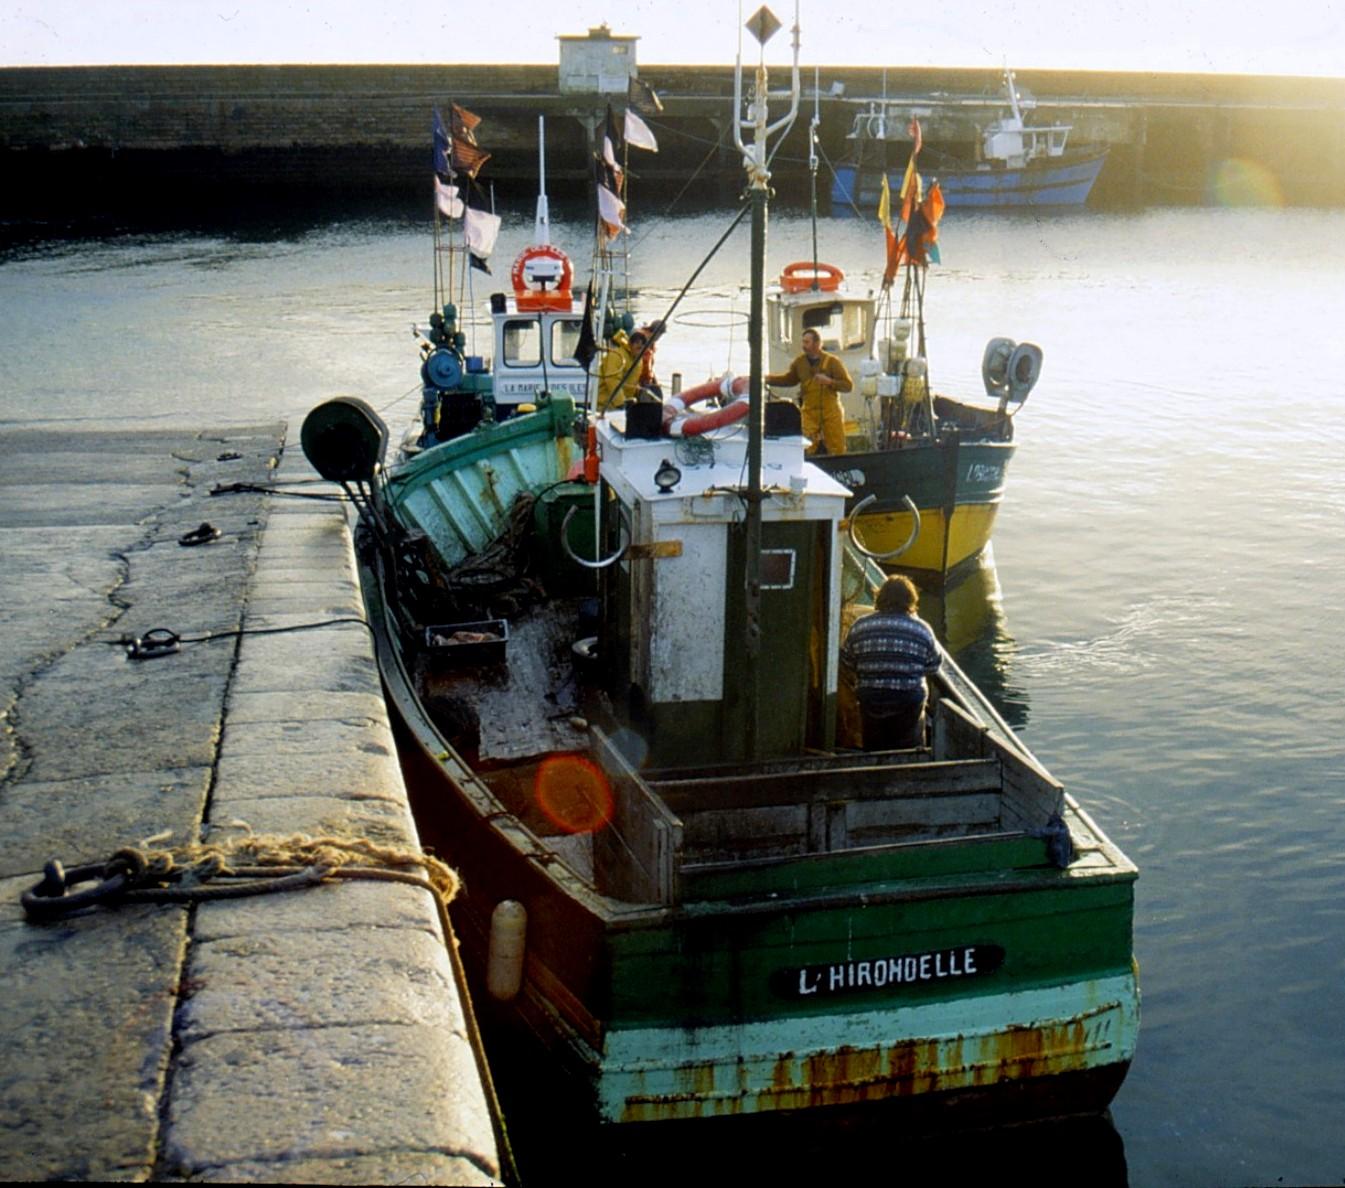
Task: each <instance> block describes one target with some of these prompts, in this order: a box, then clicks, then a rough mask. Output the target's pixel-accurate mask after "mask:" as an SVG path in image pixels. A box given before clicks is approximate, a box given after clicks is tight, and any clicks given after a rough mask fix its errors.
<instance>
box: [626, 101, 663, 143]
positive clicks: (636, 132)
mask: <svg viewBox="0 0 1345 1188" xmlns="http://www.w3.org/2000/svg"><path fill="white" fill-rule="evenodd" d="M626 143H627V144H629V145H633V146H634V147H635V148H642V149H647V150H648V151H649V152H651V153H656V152H658V141H657V140H655V139H654V134H653V133H652V132H651V131H650V130H649V125H648V124H646V123H645V122H644V120H642V119H641V118H640V117H639V116H638V115H636V114H635V109H634V108H633V107H628V108H626Z"/></svg>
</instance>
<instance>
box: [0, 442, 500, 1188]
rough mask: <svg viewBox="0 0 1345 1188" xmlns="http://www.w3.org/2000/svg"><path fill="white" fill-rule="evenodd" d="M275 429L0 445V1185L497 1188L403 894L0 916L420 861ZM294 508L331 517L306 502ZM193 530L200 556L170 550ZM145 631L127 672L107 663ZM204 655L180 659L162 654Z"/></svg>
mask: <svg viewBox="0 0 1345 1188" xmlns="http://www.w3.org/2000/svg"><path fill="white" fill-rule="evenodd" d="M284 433H285V427H284V426H283V425H279V424H275V425H259V426H252V427H237V426H235V427H230V428H227V429H222V430H219V431H205V432H199V431H190V430H183V431H180V432H175V431H155V432H151V433H127V432H122V431H112V430H98V429H93V430H89V431H79V432H69V431H65V430H62V431H48V430H44V429H10V430H6V431H3V432H0V547H2V548H3V550H4V554H5V557H6V561H7V564H6V567H5V578H4V599H3V609H0V619H2V621H3V625H4V630H3V631H0V714H2V715H3V725H4V732H3V734H0V825H3V828H0V1005H2V1006H3V1018H0V1053H2V1054H3V1055H2V1056H0V1176H3V1177H4V1178H5V1179H10V1180H48V1179H80V1180H156V1181H181V1180H188V1179H190V1180H211V1181H226V1182H308V1183H317V1182H320V1183H441V1184H442V1183H447V1184H479V1183H493V1182H499V1180H500V1179H501V1177H502V1169H501V1160H500V1155H499V1151H498V1149H497V1144H496V1138H495V1131H494V1126H493V1119H492V1113H491V1110H490V1108H489V1106H488V1100H489V1095H488V1093H487V1092H486V1091H485V1090H484V1089H483V1082H482V1078H481V1074H480V1071H479V1068H478V1063H477V1059H476V1056H475V1051H474V1048H473V1045H472V1043H471V1039H470V1036H471V1031H470V1027H469V1022H468V1017H467V1015H466V1014H465V1011H464V1000H463V999H462V998H461V997H460V991H459V985H458V983H457V980H456V979H455V975H454V970H453V964H452V962H451V960H450V957H449V952H448V950H447V948H446V946H445V938H444V936H443V934H442V931H441V927H440V922H439V915H438V913H437V911H436V908H435V905H434V902H433V897H432V896H431V895H430V894H429V892H427V891H425V890H422V889H420V888H417V887H413V886H408V885H406V884H402V883H384V882H353V881H338V882H333V883H329V884H323V885H320V886H316V887H312V888H309V889H306V890H301V891H293V892H288V893H281V894H269V895H262V896H257V897H253V898H247V899H241V900H234V901H225V902H209V903H201V904H197V905H192V906H187V905H179V904H143V905H135V906H123V907H120V908H105V907H92V908H89V909H86V910H84V911H83V912H81V913H79V914H77V915H74V916H70V917H67V918H64V919H61V920H59V921H56V922H51V923H39V924H34V923H30V922H29V921H28V920H27V919H26V918H25V915H24V913H23V911H22V908H21V906H20V895H21V893H22V892H24V891H27V890H29V889H30V888H32V887H33V886H34V885H35V884H36V883H37V882H38V881H39V880H40V879H41V877H42V869H43V866H44V864H45V863H46V862H47V861H48V859H50V858H52V857H56V858H59V859H60V860H61V861H62V862H63V863H64V864H65V866H66V867H67V868H69V867H72V866H76V865H80V864H83V863H90V862H100V861H103V860H106V859H107V858H109V857H110V856H111V855H112V854H113V853H114V852H115V851H116V850H117V849H119V848H120V847H123V846H128V845H131V846H134V845H138V844H140V843H141V842H142V841H143V840H144V839H148V838H151V837H153V836H155V835H160V834H162V833H163V832H164V831H166V830H171V831H172V837H171V839H169V840H168V841H166V842H157V843H156V844H158V845H165V846H174V845H180V844H186V843H191V842H195V841H198V840H203V839H204V840H218V839H220V838H222V837H228V836H232V835H234V834H236V833H237V832H238V830H239V829H240V826H239V825H238V824H237V823H238V822H246V823H247V825H248V826H250V827H251V828H252V829H253V830H254V831H255V832H257V833H259V834H282V835H287V834H291V833H295V832H303V833H307V834H311V835H320V834H336V835H344V836H347V837H354V838H360V837H362V838H367V839H370V840H372V841H375V842H378V843H380V844H386V845H391V846H397V847H410V848H416V849H418V847H419V843H418V840H417V835H416V829H415V825H414V823H413V821H412V819H411V816H410V811H409V809H408V807H407V799H406V791H405V788H404V786H403V783H402V778H401V773H400V770H399V768H398V764H397V758H396V752H395V749H394V745H393V740H392V736H391V733H390V730H389V726H388V721H387V717H386V712H385V709H384V705H383V699H382V695H381V691H380V687H379V680H378V673H377V669H376V666H375V664H374V660H373V656H372V651H371V641H370V636H369V633H368V631H367V630H366V629H365V628H364V627H363V626H361V625H359V624H358V623H344V624H339V625H331V626H326V627H322V628H318V629H314V630H304V631H298V632H292V633H275V634H241V635H238V634H222V633H236V632H240V631H242V632H248V631H253V630H256V629H274V628H286V627H296V626H299V625H301V624H309V623H315V622H320V621H327V620H333V619H341V618H354V617H357V616H360V615H361V614H362V608H361V605H360V600H359V595H358V590H357V588H356V584H355V571H354V559H353V554H352V550H351V539H350V533H349V529H348V526H347V522H346V518H345V508H344V505H342V504H340V503H334V502H319V501H314V500H308V499H296V498H283V497H280V496H276V495H267V494H261V493H257V492H253V491H240V492H237V493H231V494H222V495H218V496H214V497H212V496H211V494H210V492H211V490H212V488H214V487H215V486H216V485H219V484H233V483H243V484H265V483H268V482H271V481H272V480H273V479H274V478H276V476H277V473H278V472H277V470H276V466H277V463H278V462H279V463H281V467H280V472H279V476H280V477H281V478H282V479H283V480H287V481H289V482H291V483H292V482H294V481H295V480H297V479H302V478H305V477H308V475H309V472H308V471H307V469H306V467H305V465H304V463H303V460H302V458H301V457H299V456H298V451H297V449H295V450H292V451H291V452H290V453H288V454H285V453H284ZM312 489H313V490H330V488H326V487H314V488H312ZM203 522H209V523H210V524H212V525H214V526H215V527H217V528H219V529H220V531H221V535H220V537H219V538H218V539H216V540H213V541H211V542H209V543H206V544H202V545H198V546H197V547H193V548H188V547H183V546H182V545H181V544H180V543H179V541H180V538H181V537H182V536H183V535H184V534H186V533H189V532H191V531H192V530H194V529H197V528H198V527H199V526H200V525H201V524H202V523H203ZM152 628H168V629H171V630H172V631H174V632H177V633H179V634H180V635H181V636H182V637H183V638H184V643H183V646H182V648H181V650H180V652H178V653H177V654H172V655H167V656H163V657H159V658H155V659H148V660H143V661H140V662H135V661H132V660H130V659H128V658H127V655H126V651H125V649H124V647H122V646H115V645H116V644H117V641H118V640H120V639H121V638H122V637H123V636H143V635H144V633H145V632H147V631H149V630H150V629H152ZM206 633H216V634H217V635H221V634H222V637H220V638H215V639H213V640H211V641H208V642H197V643H188V642H185V641H186V640H188V639H190V638H191V637H194V636H201V635H204V634H206Z"/></svg>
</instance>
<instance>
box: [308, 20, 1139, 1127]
mask: <svg viewBox="0 0 1345 1188" xmlns="http://www.w3.org/2000/svg"><path fill="white" fill-rule="evenodd" d="M755 19H757V18H754V20H755ZM795 63H796V64H795V67H794V85H795V91H794V99H793V105H794V107H797V43H796V46H795ZM754 91H755V94H756V95H757V96H759V97H760V101H759V102H757V103H756V104H755V105H754V107H753V109H752V117H751V120H750V126H752V127H753V129H754V131H755V136H754V139H753V142H752V143H751V144H748V145H744V146H743V152H744V156H745V158H746V159H747V161H748V165H749V179H750V182H751V186H752V198H751V203H752V210H751V213H752V218H753V223H754V232H755V233H754V236H753V239H754V254H753V258H752V263H751V268H752V272H753V279H754V282H755V283H754V315H755V316H754V322H755V327H756V331H755V333H756V337H755V342H756V344H757V348H758V349H757V351H756V354H757V356H758V357H757V358H756V359H755V360H754V363H753V373H752V376H751V392H750V399H749V402H750V411H749V413H748V415H747V417H746V419H745V422H740V423H738V424H736V425H732V426H728V427H725V428H718V429H712V430H710V431H709V432H706V433H704V434H699V435H694V441H695V443H696V444H695V448H694V449H688V448H686V444H687V441H688V440H692V439H693V438H688V437H682V438H678V437H676V436H670V435H669V434H668V433H667V432H666V431H665V430H663V429H662V428H661V426H662V425H663V424H664V422H663V421H662V420H661V418H662V416H663V415H664V412H663V411H662V410H656V412H655V414H654V417H653V419H652V421H651V420H650V419H649V418H648V416H647V411H646V412H641V411H640V409H641V408H642V407H644V406H641V405H638V404H631V405H629V406H628V407H627V408H626V409H625V410H622V411H620V412H617V413H614V414H611V415H608V416H605V417H601V418H595V417H592V416H590V415H587V414H586V412H585V410H584V408H583V407H582V406H577V405H576V401H575V400H574V399H573V398H572V397H570V396H567V395H562V394H556V395H551V394H548V393H547V392H545V391H543V390H540V389H541V386H542V384H541V381H540V378H539V384H538V387H539V390H538V391H537V392H536V395H535V397H534V399H533V400H531V401H529V402H527V404H525V405H522V406H520V407H519V408H517V409H515V410H512V411H511V415H509V416H508V417H507V418H506V419H495V418H493V417H489V416H486V417H483V418H482V419H481V420H480V421H479V422H478V423H477V424H475V425H474V426H473V427H471V428H469V429H465V430H463V431H462V432H460V433H459V434H458V435H457V436H454V437H450V438H449V439H447V440H438V441H428V440H426V441H422V443H421V444H420V445H419V447H418V448H416V449H414V450H413V451H411V452H409V453H404V454H402V455H401V456H400V457H399V458H397V459H395V460H385V459H384V456H383V455H384V451H385V448H386V446H385V443H386V441H387V430H386V427H384V426H383V425H382V424H381V422H379V420H378V418H377V417H376V416H375V415H374V414H373V413H372V411H371V410H369V409H368V408H367V406H363V405H361V404H360V403H359V402H357V401H351V400H341V401H332V402H328V403H327V404H325V405H322V406H320V407H319V408H318V409H316V410H314V412H313V413H312V414H310V416H309V418H308V420H307V421H306V422H305V426H304V433H303V441H304V448H305V451H306V453H307V454H308V456H309V458H310V459H311V460H312V461H313V463H314V465H315V466H316V467H317V468H318V469H319V471H320V472H322V473H323V474H324V475H326V476H327V477H329V478H333V479H337V480H339V481H341V482H343V483H344V484H345V485H346V486H347V488H348V489H349V490H350V492H351V494H352V495H353V496H354V498H355V500H356V503H357V505H358V506H359V508H360V511H361V523H360V527H359V549H358V555H359V563H360V570H361V577H362V581H363V588H364V594H365V599H366V605H367V609H368V616H369V621H370V624H371V625H372V628H373V631H374V635H375V639H376V645H377V654H378V659H379V663H380V666H381V669H382V673H383V678H384V681H385V685H386V689H387V693H388V698H389V703H390V706H391V707H392V709H393V711H394V715H395V717H396V719H397V721H398V723H399V731H400V741H401V743H402V746H403V763H404V768H405V771H406V773H407V778H408V785H409V788H410V791H411V794H412V798H413V805H414V806H415V808H416V811H417V820H418V823H419V826H420V829H421V832H422V838H423V840H424V841H425V843H426V844H427V845H430V846H432V847H433V848H434V849H435V850H436V851H438V852H439V853H440V854H441V855H442V856H444V857H445V858H446V859H448V860H449V861H450V862H452V863H453V864H454V865H455V866H456V867H457V868H458V869H459V871H460V872H461V874H462V876H463V881H464V891H463V893H462V894H461V895H460V897H459V899H458V901H457V902H456V903H455V905H454V908H453V910H454V913H455V925H456V928H457V930H458V932H459V936H460V937H461V941H462V945H463V949H464V955H465V958H466V963H467V966H468V969H469V971H470V972H471V974H472V976H473V980H474V982H475V984H476V986H477V987H478V992H479V993H480V994H481V995H482V998H483V1005H488V1007H489V1012H490V1013H491V1014H496V1015H499V1016H501V1017H502V1018H504V1019H505V1020H506V1021H507V1022H508V1024H509V1025H511V1026H514V1027H517V1028H519V1029H521V1030H522V1031H524V1032H526V1033H527V1034H528V1035H530V1036H531V1037H533V1038H534V1039H535V1040H536V1041H537V1042H538V1043H539V1044H540V1045H541V1047H542V1048H543V1049H544V1050H545V1051H546V1052H547V1053H548V1054H549V1056H548V1059H549V1064H550V1066H551V1068H553V1069H554V1070H555V1071H556V1072H557V1073H558V1075H563V1076H564V1077H565V1078H566V1080H567V1082H568V1083H569V1084H570V1085H571V1086H572V1091H571V1092H570V1093H568V1094H567V1095H566V1100H567V1101H568V1102H570V1103H571V1104H575V1103H577V1104H579V1105H580V1106H581V1107H582V1108H583V1110H584V1111H585V1112H586V1113H587V1114H588V1115H590V1116H591V1117H593V1118H595V1119H597V1120H598V1121H599V1122H601V1123H603V1124H606V1125H609V1126H612V1127H623V1126H634V1127H639V1126H641V1125H642V1124H658V1125H666V1124H670V1123H678V1122H683V1121H687V1120H691V1119H703V1118H712V1117H724V1116H737V1115H774V1116H777V1117H781V1116H793V1115H796V1114H799V1113H807V1114H809V1115H814V1114H816V1115H822V1116H826V1115H830V1114H833V1113H838V1112H849V1111H852V1110H858V1111H863V1112H869V1111H882V1110H891V1111H894V1112H902V1111H909V1112H911V1113H912V1115H913V1116H915V1115H921V1116H923V1117H924V1118H926V1119H928V1118H929V1117H930V1116H931V1115H934V1116H937V1117H938V1118H939V1119H944V1118H951V1119H955V1120H958V1121H961V1120H966V1121H968V1122H970V1121H972V1120H979V1121H985V1120H990V1121H1000V1120H1007V1119H1010V1118H1013V1119H1018V1118H1026V1117H1049V1116H1059V1115H1064V1114H1076V1113H1089V1112H1096V1111H1101V1110H1102V1109H1104V1108H1105V1107H1106V1105H1107V1103H1108V1102H1109V1101H1110V1099H1111V1097H1112V1095H1113V1094H1114V1093H1115V1091H1116V1089H1117V1087H1118V1086H1119V1085H1120V1083H1121V1081H1122V1079H1123V1078H1124V1076H1125V1073H1126V1070H1127V1068H1128V1066H1129V1063H1130V1060H1131V1057H1132V1055H1133V1053H1134V1050H1135V1043H1136V1036H1137V1031H1138V1023H1139V1019H1138V1002H1139V996H1138V988H1137V982H1136V970H1135V964H1134V960H1133V956H1132V919H1133V893H1134V883H1135V878H1136V870H1135V867H1134V866H1133V865H1132V864H1131V863H1130V862H1129V861H1128V860H1127V859H1126V857H1125V856H1124V855H1123V854H1122V853H1121V852H1120V851H1119V850H1118V849H1117V848H1116V847H1115V846H1114V845H1112V843H1111V842H1109V841H1108V839H1107V838H1106V837H1105V836H1104V835H1103V833H1102V831H1101V830H1100V829H1099V828H1098V827H1097V825H1096V824H1095V823H1094V822H1093V821H1092V820H1091V819H1090V818H1089V817H1088V816H1087V814H1086V813H1085V812H1084V811H1083V809H1082V808H1081V807H1080V806H1079V805H1078V804H1076V803H1075V801H1074V800H1073V799H1072V798H1071V797H1070V796H1068V795H1067V794H1066V793H1065V791H1064V790H1063V789H1062V787H1061V785H1060V784H1059V783H1058V782H1057V781H1056V780H1055V779H1053V778H1052V776H1051V775H1050V774H1049V773H1048V772H1047V771H1046V769H1045V768H1044V767H1043V766H1042V765H1041V763H1040V762H1038V760H1037V759H1036V758H1035V757H1034V756H1033V755H1032V754H1031V753H1030V752H1029V751H1028V750H1027V748H1026V747H1025V746H1024V745H1023V744H1022V743H1021V742H1020V741H1019V740H1018V739H1017V738H1016V737H1015V735H1014V734H1013V732H1012V731H1011V730H1010V729H1009V728H1008V727H1007V726H1005V724H1004V723H1003V722H1002V721H1001V719H1000V718H999V716H998V715H997V714H996V712H995V710H994V709H993V707H992V706H991V705H990V704H989V703H988V702H987V701H986V700H985V698H984V697H983V696H982V695H981V694H980V693H979V692H978V691H977V689H976V688H975V687H974V686H973V685H972V684H971V682H970V681H968V680H967V679H966V678H965V677H964V676H963V674H962V673H961V672H960V671H959V670H958V668H957V666H956V665H955V664H954V663H953V662H952V660H951V658H945V660H944V666H943V670H942V672H941V673H940V674H939V675H938V676H937V677H935V678H933V680H932V685H933V687H932V689H931V698H932V701H931V708H930V712H929V715H928V724H927V729H926V731H925V733H924V734H923V736H922V737H921V740H920V743H919V745H918V746H914V747H911V748H909V749H904V750H897V751H885V752H865V751H862V750H858V749H856V747H855V746H854V745H853V739H852V737H851V735H850V730H849V726H848V723H849V721H850V719H851V717H852V715H853V709H854V707H853V705H852V704H851V702H850V698H849V697H848V695H847V693H846V690H845V689H844V688H843V687H842V683H841V681H840V677H839V663H838V657H839V650H840V647H841V643H842V640H843V636H844V633H845V630H846V628H847V627H848V625H849V623H850V622H852V621H853V619H854V618H855V616H856V615H857V614H858V613H860V612H861V611H862V610H863V609H865V608H866V607H868V606H870V605H871V603H872V599H873V594H874V590H875V589H876V587H877V585H878V584H880V583H881V581H882V580H883V574H882V572H881V571H880V570H879V568H878V567H877V566H876V565H875V564H874V563H873V561H872V560H871V559H869V558H867V557H865V556H863V555H861V554H860V553H859V552H858V551H856V549H855V548H854V547H853V545H852V543H851V540H850V525H849V521H848V519H847V514H846V504H847V501H848V500H849V499H850V495H851V493H850V491H849V489H848V488H846V487H845V486H843V485H842V484H841V483H840V482H838V481H837V480H836V479H835V478H833V477H831V476H830V475H828V474H827V473H825V472H824V471H823V470H821V469H819V468H818V467H816V466H814V465H813V464H812V463H810V462H809V461H807V460H806V459H805V457H804V445H805V442H804V439H803V438H802V436H801V435H800V433H799V426H798V419H797V416H795V417H794V418H793V419H792V420H791V419H790V418H789V417H788V416H784V417H781V416H779V415H778V414H774V413H770V410H768V409H767V407H766V405H765V402H764V400H763V391H762V385H761V375H762V366H761V365H762V359H761V358H760V356H761V355H762V354H763V353H764V352H763V351H762V350H761V345H762V342H763V339H762V337H761V334H760V328H761V301H762V292H763V286H762V285H761V279H762V270H763V267H762V251H761V248H762V235H763V233H764V226H765V213H766V202H765V193H766V192H765V185H766V181H767V178H768V176H769V175H768V173H767V171H766V168H765V165H766V161H767V157H766V144H767V139H768V136H769V135H770V133H771V132H772V130H773V129H774V130H775V131H779V128H780V124H779V123H777V124H776V125H774V126H772V125H770V124H768V122H767V114H766V106H767V105H766V102H765V95H766V74H765V68H764V65H763V66H761V67H760V68H759V69H758V72H757V80H756V85H755V87H754ZM743 110H744V106H743V102H742V96H741V94H739V95H737V96H735V118H737V115H738V113H741V112H742V111H743ZM492 307H493V309H494V314H493V316H494V318H495V319H496V321H497V323H499V324H500V325H502V324H503V322H504V321H512V322H515V323H516V322H518V321H519V320H520V319H522V318H526V317H534V318H536V319H537V321H538V325H537V328H538V330H539V331H540V332H542V333H541V335H540V337H541V340H542V341H547V340H548V339H547V335H546V333H545V330H546V323H547V319H554V318H565V317H572V316H573V315H574V312H575V311H574V310H573V309H570V308H569V307H567V308H566V309H563V310H562V309H560V308H558V307H556V308H552V307H537V308H533V309H531V311H530V312H529V311H528V310H527V309H526V308H525V309H523V310H520V309H519V307H518V305H517V303H516V302H514V301H512V300H510V299H509V298H507V297H506V296H501V298H500V299H499V300H497V301H494V302H492ZM515 329H518V327H517V326H515ZM448 349H452V344H451V343H450V344H449V348H448ZM448 370H452V369H448ZM464 373H465V369H464ZM487 373H488V368H485V366H484V365H483V366H482V367H480V368H478V369H477V371H476V372H474V374H475V375H477V376H478V377H479V376H481V375H485V374H487ZM514 378H515V379H517V378H518V375H517V374H515V375H514ZM473 382H474V383H475V385H476V390H478V391H479V389H480V388H481V381H479V380H476V381H473ZM590 407H592V405H590ZM768 413H769V414H770V415H768ZM744 423H745V424H746V426H747V431H744V430H743V424H744Z"/></svg>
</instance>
